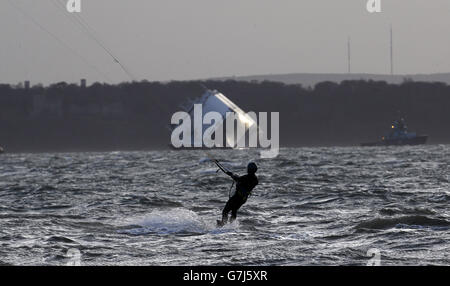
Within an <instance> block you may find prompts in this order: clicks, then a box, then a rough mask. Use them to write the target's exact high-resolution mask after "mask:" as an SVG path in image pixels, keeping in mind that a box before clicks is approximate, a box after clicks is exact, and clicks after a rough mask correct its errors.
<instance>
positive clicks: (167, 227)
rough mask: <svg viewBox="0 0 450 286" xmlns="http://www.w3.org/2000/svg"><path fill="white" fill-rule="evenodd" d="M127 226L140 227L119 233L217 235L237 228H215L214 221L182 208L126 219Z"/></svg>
mask: <svg viewBox="0 0 450 286" xmlns="http://www.w3.org/2000/svg"><path fill="white" fill-rule="evenodd" d="M126 223H127V224H128V225H133V226H140V227H138V228H136V227H133V228H131V229H122V230H120V231H118V232H119V233H125V234H132V235H143V234H150V233H154V234H207V233H211V234H218V233H223V232H227V231H228V232H229V231H230V230H234V229H235V228H236V227H237V224H234V223H233V224H230V225H227V226H225V227H223V228H222V230H220V229H218V228H217V225H216V221H215V220H214V219H208V218H202V217H200V216H199V215H198V214H196V213H195V212H193V211H190V210H187V209H184V208H174V209H170V210H155V211H153V212H151V213H150V214H147V215H144V216H141V217H135V218H130V219H126Z"/></svg>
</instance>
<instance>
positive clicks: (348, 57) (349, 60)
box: [347, 37, 352, 74]
mask: <svg viewBox="0 0 450 286" xmlns="http://www.w3.org/2000/svg"><path fill="white" fill-rule="evenodd" d="M347 59H348V73H349V74H350V73H351V72H352V70H351V49H350V37H348V40H347Z"/></svg>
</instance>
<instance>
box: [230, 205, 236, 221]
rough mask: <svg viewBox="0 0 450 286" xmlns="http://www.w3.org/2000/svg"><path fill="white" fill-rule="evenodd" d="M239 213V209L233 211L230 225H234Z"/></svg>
mask: <svg viewBox="0 0 450 286" xmlns="http://www.w3.org/2000/svg"><path fill="white" fill-rule="evenodd" d="M237 211H238V209H236V208H235V209H233V210H231V218H230V223H232V222H233V221H235V220H236V217H237Z"/></svg>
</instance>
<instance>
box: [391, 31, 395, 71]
mask: <svg viewBox="0 0 450 286" xmlns="http://www.w3.org/2000/svg"><path fill="white" fill-rule="evenodd" d="M391 75H394V41H393V36H392V24H391Z"/></svg>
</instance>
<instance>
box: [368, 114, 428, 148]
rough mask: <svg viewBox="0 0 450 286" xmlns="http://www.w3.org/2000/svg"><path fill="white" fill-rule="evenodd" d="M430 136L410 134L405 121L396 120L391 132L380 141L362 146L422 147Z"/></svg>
mask: <svg viewBox="0 0 450 286" xmlns="http://www.w3.org/2000/svg"><path fill="white" fill-rule="evenodd" d="M427 139H428V135H417V134H416V133H415V132H409V131H408V127H407V126H406V124H405V120H404V119H403V118H402V119H400V120H395V121H394V122H393V123H392V126H391V132H390V133H389V134H388V135H386V136H383V137H381V140H380V141H377V142H369V143H362V144H361V146H393V145H399V146H402V145H422V144H425V143H426V142H427Z"/></svg>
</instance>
